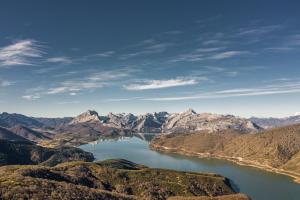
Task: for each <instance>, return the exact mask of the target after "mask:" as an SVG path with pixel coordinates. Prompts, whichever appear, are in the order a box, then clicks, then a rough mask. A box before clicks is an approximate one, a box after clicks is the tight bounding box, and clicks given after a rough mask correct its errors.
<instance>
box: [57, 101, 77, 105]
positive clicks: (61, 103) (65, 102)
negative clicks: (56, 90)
mask: <svg viewBox="0 0 300 200" xmlns="http://www.w3.org/2000/svg"><path fill="white" fill-rule="evenodd" d="M78 103H80V101H63V102H58V104H59V105H65V104H78Z"/></svg>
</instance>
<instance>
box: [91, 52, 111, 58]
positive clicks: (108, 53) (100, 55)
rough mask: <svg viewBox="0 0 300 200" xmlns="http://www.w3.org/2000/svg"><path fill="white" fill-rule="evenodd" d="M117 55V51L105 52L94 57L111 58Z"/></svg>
mask: <svg viewBox="0 0 300 200" xmlns="http://www.w3.org/2000/svg"><path fill="white" fill-rule="evenodd" d="M115 53H116V52H115V51H105V52H102V53H97V54H94V55H95V56H97V57H111V56H112V55H114V54H115Z"/></svg>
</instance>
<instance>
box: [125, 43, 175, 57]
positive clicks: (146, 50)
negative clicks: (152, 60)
mask: <svg viewBox="0 0 300 200" xmlns="http://www.w3.org/2000/svg"><path fill="white" fill-rule="evenodd" d="M171 45H172V44H171V43H166V42H159V41H156V40H154V39H148V40H143V41H141V42H139V43H137V44H134V45H132V46H130V48H134V49H135V50H134V51H131V52H130V53H125V54H122V55H121V56H120V59H121V60H126V59H129V58H132V57H137V56H142V55H149V54H157V53H162V52H164V51H165V50H166V49H167V48H168V47H169V46H171Z"/></svg>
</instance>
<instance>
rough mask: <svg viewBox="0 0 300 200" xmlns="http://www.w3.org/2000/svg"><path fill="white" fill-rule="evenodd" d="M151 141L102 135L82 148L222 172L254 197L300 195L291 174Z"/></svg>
mask: <svg viewBox="0 0 300 200" xmlns="http://www.w3.org/2000/svg"><path fill="white" fill-rule="evenodd" d="M150 138H151V137H150ZM148 145H149V141H147V140H142V139H140V138H137V137H120V138H115V139H100V140H98V141H96V142H93V143H90V144H86V145H82V146H80V148H81V149H83V150H85V151H89V152H92V153H93V154H94V156H95V158H96V160H105V159H111V158H123V159H127V160H130V161H133V162H135V163H139V164H143V165H146V166H149V167H155V168H167V169H175V170H181V171H195V172H213V173H217V174H221V175H223V176H226V177H228V178H229V179H231V180H232V184H233V186H234V188H236V189H237V190H238V191H239V192H241V193H245V194H247V195H249V196H250V197H251V198H252V199H254V200H268V199H270V200H271V199H272V200H299V199H300V184H297V183H295V182H293V180H292V179H291V178H290V177H288V176H285V175H280V174H276V173H272V172H267V171H264V170H261V169H257V168H254V167H247V166H240V165H237V164H235V163H232V162H229V161H225V160H219V159H212V158H195V157H188V156H182V155H176V154H171V153H161V152H157V151H153V150H151V149H149V146H148Z"/></svg>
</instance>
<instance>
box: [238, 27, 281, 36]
mask: <svg viewBox="0 0 300 200" xmlns="http://www.w3.org/2000/svg"><path fill="white" fill-rule="evenodd" d="M281 28H282V25H267V26H254V27H247V28H241V29H239V32H238V35H241V36H245V35H262V34H267V33H270V32H273V31H278V30H280V29H281Z"/></svg>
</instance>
